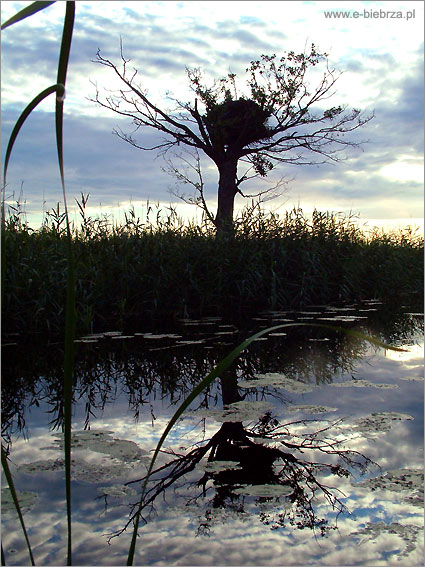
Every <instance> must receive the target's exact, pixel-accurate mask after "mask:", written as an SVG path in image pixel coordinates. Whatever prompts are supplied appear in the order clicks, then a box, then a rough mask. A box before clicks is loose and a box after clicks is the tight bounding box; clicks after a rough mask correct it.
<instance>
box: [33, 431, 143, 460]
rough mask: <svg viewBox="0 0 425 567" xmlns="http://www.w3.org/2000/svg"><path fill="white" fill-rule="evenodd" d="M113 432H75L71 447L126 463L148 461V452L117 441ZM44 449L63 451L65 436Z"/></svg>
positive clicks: (129, 442) (125, 442) (125, 441)
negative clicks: (87, 450) (88, 450)
mask: <svg viewBox="0 0 425 567" xmlns="http://www.w3.org/2000/svg"><path fill="white" fill-rule="evenodd" d="M112 434H113V432H112V431H105V430H102V431H101V430H94V429H92V430H90V431H73V432H72V434H71V447H72V448H73V449H90V450H91V451H95V452H96V453H103V454H105V455H109V456H110V457H112V458H114V459H119V460H120V461H124V462H130V463H131V462H138V461H140V460H143V459H146V458H147V455H148V452H147V451H145V450H144V449H141V448H140V447H139V446H138V445H137V444H136V443H134V442H133V441H127V440H125V439H115V438H113V437H112ZM43 449H60V450H61V451H63V435H60V437H59V438H56V439H55V440H54V442H53V445H51V446H49V447H43Z"/></svg>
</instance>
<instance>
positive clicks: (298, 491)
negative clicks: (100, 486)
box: [105, 369, 375, 538]
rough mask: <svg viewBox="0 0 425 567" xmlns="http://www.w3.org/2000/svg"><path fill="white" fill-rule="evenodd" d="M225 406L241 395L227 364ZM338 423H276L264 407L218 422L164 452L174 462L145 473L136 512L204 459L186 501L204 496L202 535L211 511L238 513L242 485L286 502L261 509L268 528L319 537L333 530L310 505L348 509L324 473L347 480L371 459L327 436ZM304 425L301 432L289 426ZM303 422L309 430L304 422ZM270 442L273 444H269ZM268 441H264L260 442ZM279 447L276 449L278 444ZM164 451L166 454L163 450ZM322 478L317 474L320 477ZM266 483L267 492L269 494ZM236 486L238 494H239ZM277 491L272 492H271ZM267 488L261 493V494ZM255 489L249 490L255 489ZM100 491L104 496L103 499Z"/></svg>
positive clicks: (223, 386)
mask: <svg viewBox="0 0 425 567" xmlns="http://www.w3.org/2000/svg"><path fill="white" fill-rule="evenodd" d="M220 383H221V391H222V396H223V405H224V406H225V407H226V406H227V407H228V406H230V404H231V403H234V402H237V401H240V400H241V399H242V397H241V395H240V391H239V389H238V386H237V375H236V371H235V369H233V370H232V369H229V370H228V371H227V372H226V373H224V375H223V376H222V377H221V378H220ZM341 421H342V419H338V420H336V421H335V422H326V421H324V420H315V419H311V420H306V419H303V420H297V421H295V422H291V423H285V424H280V423H279V421H278V420H277V419H276V418H274V417H273V415H272V413H271V412H266V413H265V414H264V415H263V416H262V417H261V418H259V419H258V420H257V422H256V423H254V425H252V426H251V427H246V426H245V425H244V424H243V422H241V421H234V422H232V421H228V422H224V423H223V424H222V426H221V427H220V428H219V430H218V431H217V432H216V433H215V434H214V435H213V436H212V437H211V438H210V439H209V440H205V441H204V442H203V444H199V443H198V444H197V446H195V448H193V449H191V450H189V451H188V452H186V453H183V454H177V453H175V452H174V451H171V452H169V451H168V452H169V454H170V455H171V456H172V459H171V460H170V461H169V462H168V463H166V464H165V465H162V466H160V467H158V468H157V469H156V470H155V471H153V472H152V473H151V479H153V480H151V481H150V484H151V486H150V488H149V489H148V490H147V491H146V493H145V496H144V501H143V507H142V510H145V514H146V510H148V513H149V512H150V511H151V510H152V509H153V508H154V503H155V500H156V499H157V498H158V496H160V495H161V494H163V493H164V492H165V491H166V490H167V489H168V488H169V487H170V486H172V485H173V484H175V483H176V482H177V481H178V480H179V479H181V478H182V477H184V476H185V475H187V474H189V473H191V472H192V471H193V470H194V469H195V467H196V466H197V465H198V464H199V463H200V462H201V460H202V459H204V458H205V457H206V458H207V466H206V467H205V468H204V471H202V470H201V472H200V478H199V479H198V480H197V481H196V482H194V483H193V485H194V486H195V487H197V488H198V493H197V494H196V495H195V496H193V497H192V498H191V499H190V501H191V502H193V501H196V500H198V499H200V498H207V497H208V496H209V494H210V493H211V492H212V497H211V498H210V500H209V501H208V505H207V510H206V513H205V521H203V522H201V524H200V525H199V530H198V531H199V532H200V533H204V534H205V533H208V531H209V529H210V526H211V521H212V514H211V510H214V509H218V508H221V509H224V508H228V507H230V508H231V509H233V510H236V511H238V512H243V511H244V498H243V494H244V490H245V489H246V490H247V492H246V494H248V495H249V493H250V491H252V490H254V491H255V489H256V487H257V488H260V495H259V499H260V501H267V500H276V499H277V498H279V493H281V494H282V497H283V498H284V501H283V502H281V504H282V507H281V510H280V511H279V512H278V513H277V514H276V515H275V516H273V517H272V516H271V515H270V514H268V513H266V512H264V511H262V512H261V514H260V519H261V521H262V522H263V523H265V524H266V525H271V526H272V527H277V526H285V525H286V523H289V524H290V525H292V526H294V527H296V528H299V529H303V528H311V529H313V530H320V533H321V535H325V534H326V533H327V531H329V530H330V529H333V528H334V526H329V525H328V521H327V520H326V519H325V518H320V517H318V516H317V512H316V509H315V503H316V502H317V499H318V496H319V495H322V496H323V497H324V499H325V500H326V501H327V503H328V504H329V505H330V506H331V508H332V510H334V511H336V516H337V517H338V515H339V514H340V513H341V512H343V511H344V510H345V509H346V508H345V506H344V504H343V502H342V500H341V498H340V496H341V494H342V493H341V492H340V491H339V490H338V489H337V488H335V487H331V486H328V485H327V484H326V482H325V480H323V478H322V476H326V475H332V476H334V477H335V476H337V477H350V476H351V475H352V474H353V472H354V471H355V470H357V471H360V472H362V473H363V472H365V471H366V470H367V468H368V466H369V465H371V464H375V463H373V461H372V460H371V459H369V458H368V457H367V456H365V455H363V454H361V453H359V452H358V451H354V450H350V449H347V448H346V447H345V446H344V441H343V440H341V439H333V438H332V431H333V429H334V428H335V427H336V426H337V425H338V424H339V423H340V422H341ZM313 423H317V429H316V430H315V431H313V432H311V431H310V432H309V431H308V429H311V425H312V424H313ZM300 426H301V427H302V426H306V427H305V428H304V429H303V431H302V432H301V433H299V434H297V433H296V431H295V428H298V429H299V428H300ZM307 426H308V427H307ZM271 441H275V443H274V445H275V446H269V445H268V444H267V442H271ZM265 442H266V443H265ZM276 445H277V446H276ZM309 451H314V452H316V453H320V454H321V455H322V456H324V460H323V461H318V460H310V459H309V458H308V457H307V456H306V455H307V454H308V452H309ZM163 453H167V451H165V450H164V451H163ZM321 475H322V476H321ZM144 480H145V477H143V478H141V479H137V480H131V481H129V482H127V483H125V484H126V486H128V485H131V484H134V483H142V482H143V481H144ZM269 487H270V489H271V491H272V492H271V495H268V494H267V493H268V490H269ZM241 489H242V493H241ZM276 489H277V493H276V494H275V495H273V490H276ZM262 490H265V494H264V495H263V496H262V495H261V491H262ZM254 494H255V492H254ZM106 498H107V497H106V495H105V501H106ZM136 508H137V506H136V505H135V506H134V509H133V512H132V513H130V517H129V519H128V521H127V522H126V524H125V525H124V527H123V528H122V529H120V530H118V531H117V532H115V533H114V534H111V536H110V537H111V538H112V537H116V536H119V535H120V534H122V533H123V532H124V531H125V530H126V529H127V528H128V526H129V525H130V524H131V522H132V520H133V517H134V516H133V513H134V510H135V509H136Z"/></svg>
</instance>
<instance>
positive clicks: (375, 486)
mask: <svg viewBox="0 0 425 567" xmlns="http://www.w3.org/2000/svg"><path fill="white" fill-rule="evenodd" d="M353 484H354V483H353ZM355 486H361V487H364V488H367V489H369V490H371V491H375V490H389V491H391V492H399V493H400V496H401V497H402V502H406V503H408V504H411V505H412V506H419V507H420V508H422V507H423V504H424V473H423V471H422V470H421V469H396V470H392V471H388V472H386V473H385V474H384V475H382V476H378V477H376V478H368V479H366V480H363V481H361V482H358V483H356V484H355Z"/></svg>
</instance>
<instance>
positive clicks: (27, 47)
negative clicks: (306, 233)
mask: <svg viewBox="0 0 425 567" xmlns="http://www.w3.org/2000/svg"><path fill="white" fill-rule="evenodd" d="M29 4H30V3H29V2H11V1H8V2H2V6H1V11H2V22H4V21H5V20H7V19H8V18H9V17H11V16H12V15H13V14H14V13H16V12H17V11H19V10H20V9H22V8H23V7H25V6H27V5H29ZM329 10H333V11H344V12H349V15H350V17H349V18H346V17H345V18H344V17H341V16H340V17H339V18H338V17H326V13H327V12H328V11H329ZM355 11H357V12H358V14H359V15H358V17H354V12H355ZM64 13H65V3H64V2H57V3H55V4H53V5H52V6H50V7H48V8H47V9H45V10H43V11H41V12H39V13H38V14H36V15H34V16H32V17H31V18H28V19H26V20H24V21H23V22H20V23H18V24H16V25H13V26H11V27H10V28H8V29H6V30H5V31H4V32H3V33H2V157H3V156H4V151H5V146H6V144H7V139H8V135H9V134H10V132H11V130H12V128H13V125H14V122H15V121H16V119H17V118H18V116H19V114H20V112H22V110H23V109H24V108H25V106H26V104H28V102H29V101H30V100H31V99H32V98H34V96H36V95H37V94H38V93H39V92H40V91H41V90H43V89H44V88H46V87H48V86H49V85H51V84H53V83H55V81H56V66H57V59H58V55H59V49H60V41H61V28H62V24H63V18H64ZM346 15H347V14H346ZM377 16H378V17H377ZM391 16H394V17H391ZM422 22H423V3H422V2H417V1H414V2H412V1H407V2H396V1H391V2H347V1H345V2H328V1H319V2H311V1H309V2H300V1H297V2H291V1H285V2H279V1H275V2H268V1H261V2H254V1H247V2H244V3H241V2H234V1H230V2H221V1H220V2H215V1H201V2H198V1H191V2H174V1H165V2H150V1H148V2H136V1H133V2H125V1H121V2H116V1H109V2H100V1H99V2H98V1H92V2H77V3H76V20H75V27H74V36H73V43H72V50H71V59H70V64H69V69H68V84H67V96H66V101H65V125H64V132H65V145H64V148H65V173H66V183H67V195H68V203H69V204H70V205H71V206H73V203H75V201H74V199H75V198H76V197H78V196H79V195H80V194H81V192H83V193H84V194H87V193H90V200H89V204H90V208H89V211H90V213H93V214H95V213H99V212H102V213H108V214H112V215H113V217H114V218H115V219H117V220H119V219H121V218H122V217H123V211H124V210H126V209H128V207H129V206H130V205H131V204H133V205H134V206H135V207H136V211H137V212H139V213H140V214H141V215H143V214H144V212H145V211H146V202H147V200H149V201H150V202H151V203H152V202H159V203H161V204H162V205H163V206H167V205H168V204H170V203H171V202H177V203H178V204H177V211H178V212H179V213H180V214H181V215H182V216H185V217H188V218H194V217H195V214H196V211H195V208H194V207H190V206H189V205H184V204H183V203H181V202H180V201H178V200H177V199H176V197H174V196H173V195H172V194H171V193H170V189H171V190H173V189H174V188H175V180H174V179H173V178H172V177H170V176H169V175H167V174H166V173H165V172H163V171H162V168H163V167H164V166H165V162H164V160H163V158H161V157H157V155H156V153H155V152H148V151H141V150H138V149H136V148H133V147H131V146H130V145H129V144H126V143H125V142H124V141H122V140H120V139H119V138H118V137H117V136H116V135H113V133H112V131H113V129H114V128H120V129H121V130H123V131H124V132H131V131H132V124H131V120H130V119H126V118H122V117H120V116H118V115H116V114H114V113H113V112H111V111H107V110H105V109H102V108H99V107H97V106H96V105H95V104H94V103H93V102H91V101H90V100H89V98H90V97H93V96H94V94H95V90H96V89H95V86H94V84H97V85H98V87H99V89H100V90H101V91H102V92H104V89H116V88H117V87H118V88H119V87H120V84H119V83H118V82H117V81H116V80H114V78H113V76H112V71H111V70H110V69H107V68H105V67H102V66H100V65H97V64H95V63H94V62H93V60H94V59H95V57H96V52H97V50H98V48H100V49H101V53H102V55H103V56H104V57H107V58H109V59H111V60H113V61H114V62H117V63H119V60H120V37H121V38H122V43H123V51H124V55H125V56H126V58H128V59H131V62H130V63H129V64H128V65H131V66H134V68H136V69H137V70H138V77H139V83H140V84H141V85H142V87H143V88H144V89H145V90H148V92H149V96H150V97H151V98H152V100H154V101H155V102H156V103H158V104H159V105H160V106H161V107H163V108H167V107H168V108H169V107H170V102H169V101H167V100H166V99H165V93H166V91H172V93H173V94H174V95H175V96H176V97H177V98H179V99H180V100H183V101H190V102H193V99H194V94H193V92H192V91H190V90H189V88H188V85H187V77H186V72H185V69H186V67H189V68H194V67H200V68H201V69H202V70H203V73H204V76H205V77H206V79H207V81H212V80H213V79H214V78H221V77H223V76H225V75H227V73H229V72H232V73H236V74H237V75H238V77H239V86H240V89H241V92H243V89H244V81H245V69H246V67H248V66H249V64H250V61H251V60H253V59H258V58H259V56H260V55H261V54H263V53H264V54H272V53H276V55H277V56H278V57H280V56H282V55H284V53H285V52H286V51H291V50H294V51H295V52H297V53H298V52H303V51H304V50H305V49H306V48H308V47H309V46H310V44H311V43H314V44H315V45H316V46H317V48H318V49H319V50H320V51H321V52H326V53H328V54H329V57H328V59H329V66H330V67H331V68H335V69H336V70H337V71H339V72H342V74H341V76H340V78H339V79H338V81H337V83H336V85H335V91H336V92H335V94H334V96H333V97H332V99H331V100H330V101H327V102H328V103H329V107H331V106H337V105H339V104H344V105H347V106H348V108H360V109H361V110H362V111H364V112H365V114H368V113H370V112H372V111H374V113H375V118H374V119H373V120H371V121H370V122H369V123H368V124H366V125H365V126H364V127H363V128H362V129H361V131H360V130H357V131H356V132H354V133H353V138H352V139H353V140H355V141H358V140H360V139H361V140H367V143H365V144H364V145H363V151H359V150H352V151H347V152H346V158H347V159H346V160H345V161H343V162H341V163H338V164H323V165H320V166H301V167H300V166H298V167H297V166H293V165H292V166H281V167H279V168H276V170H274V171H273V172H272V175H270V182H274V181H277V180H278V179H279V178H281V177H283V176H284V177H285V178H286V179H287V180H288V183H287V185H286V190H285V193H284V195H282V196H281V197H280V198H278V199H277V200H274V201H271V202H270V203H268V204H267V205H268V206H270V207H271V208H273V209H274V210H276V209H278V210H280V211H284V210H285V209H288V208H292V207H293V206H298V205H299V206H301V208H302V209H303V210H304V211H305V212H306V213H309V212H311V211H312V210H313V209H314V208H317V209H319V210H330V211H335V212H343V213H345V214H349V213H350V212H351V213H354V214H355V215H359V217H360V219H361V221H362V222H367V223H368V226H371V225H374V224H382V225H385V226H389V225H392V226H397V225H403V226H405V225H409V224H410V225H412V224H413V225H420V226H423V220H422V218H423V23H422ZM317 69H318V71H317V72H316V68H315V70H314V71H315V72H314V73H312V74H311V75H310V76H308V78H307V80H308V82H309V84H310V86H311V87H312V88H314V86H315V85H317V80H318V79H319V78H320V73H322V72H323V71H324V66H323V65H322V67H321V68H317ZM159 139H160V138H158V134H157V133H156V132H155V131H152V130H149V129H144V130H142V131H139V132H138V134H137V141H138V142H139V143H140V144H141V145H148V144H155V143H156V142H157V141H158V140H159ZM169 157H172V155H171V154H170V155H169ZM175 164H176V165H178V160H175ZM203 167H204V170H203V175H204V180H205V184H206V196H207V200H208V204H209V206H210V207H211V209H212V210H213V211H214V208H215V205H216V190H217V172H216V169H215V166H214V164H213V163H212V162H210V161H208V160H204V162H203ZM7 182H8V185H7V190H6V196H7V197H9V201H13V200H16V199H17V198H18V196H19V195H20V193H21V191H22V195H23V197H22V199H23V201H25V208H26V211H27V214H28V219H29V221H30V223H32V224H33V225H35V226H37V225H39V224H40V222H41V218H42V215H43V211H46V210H49V209H51V208H52V207H53V206H55V205H56V203H57V202H58V201H60V200H61V199H62V194H61V185H60V177H59V172H58V165H57V161H56V157H55V133H54V97H50V98H49V99H47V100H46V101H44V102H43V103H42V104H40V105H39V107H38V110H37V111H36V112H35V113H34V114H33V115H31V117H30V118H29V119H28V121H27V123H26V124H25V125H24V127H23V129H22V130H21V133H20V136H19V139H18V141H17V143H16V146H15V149H14V153H13V154H12V158H11V162H10V166H9V172H8V179H7ZM249 183H251V184H250V185H249ZM266 186H267V185H266V184H265V182H264V181H263V182H262V183H261V182H260V185H258V182H257V181H255V180H254V181H252V182H249V181H248V182H247V183H246V184H245V186H242V189H245V191H246V192H247V193H250V192H255V191H257V190H258V189H259V188H263V187H266ZM180 190H184V188H180ZM186 192H187V188H186ZM243 204H244V202H243V201H242V200H241V201H240V202H238V205H239V206H242V205H243ZM198 216H199V215H198Z"/></svg>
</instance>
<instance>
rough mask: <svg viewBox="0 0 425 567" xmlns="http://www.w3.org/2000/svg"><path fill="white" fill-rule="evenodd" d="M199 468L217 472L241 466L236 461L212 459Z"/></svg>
mask: <svg viewBox="0 0 425 567" xmlns="http://www.w3.org/2000/svg"><path fill="white" fill-rule="evenodd" d="M199 468H201V469H202V470H204V471H205V472H211V473H217V472H222V471H233V470H237V469H241V468H242V467H241V466H240V463H239V462H238V461H212V462H209V463H206V464H204V465H201V466H200V467H199Z"/></svg>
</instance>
